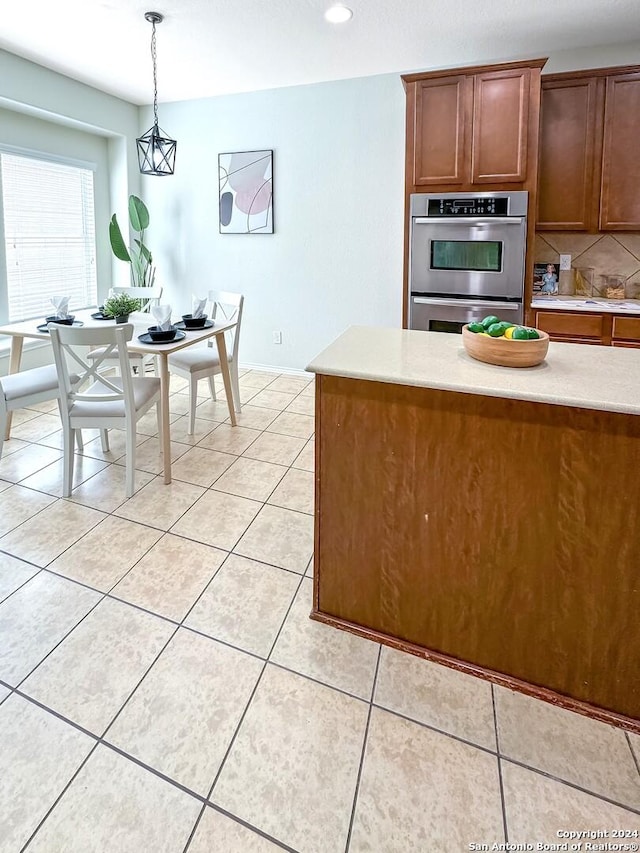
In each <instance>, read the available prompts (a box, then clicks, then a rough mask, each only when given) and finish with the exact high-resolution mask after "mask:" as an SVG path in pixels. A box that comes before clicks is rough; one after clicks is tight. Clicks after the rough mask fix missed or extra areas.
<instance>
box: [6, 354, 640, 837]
mask: <svg viewBox="0 0 640 853" xmlns="http://www.w3.org/2000/svg"><path fill="white" fill-rule="evenodd" d="M240 382H241V386H242V398H243V403H244V408H243V413H242V415H241V416H240V418H239V422H240V426H239V427H238V428H237V429H232V428H231V427H230V426H229V423H228V413H227V410H226V404H225V401H224V396H223V394H222V393H221V394H220V396H219V399H218V401H217V402H213V401H211V400H210V399H208V398H206V397H202V398H200V404H199V406H198V417H197V420H196V433H195V435H194V436H187V434H186V417H185V413H186V412H187V410H188V406H187V396H186V393H185V386H186V383H184V382H182V380H177V381H172V389H173V393H172V397H171V411H172V448H171V450H172V458H173V459H174V466H173V472H174V482H173V484H172V485H171V486H169V487H167V486H164V485H163V483H162V478H161V477H160V476H158V472H159V471H160V470H161V463H162V459H161V456H160V453H159V448H158V440H157V434H156V430H155V423H154V420H153V417H152V416H150V417H148V418H147V419H145V421H144V423H143V425H142V426H143V429H142V430H141V434H140V435H139V455H138V459H137V467H138V469H139V470H138V476H137V482H136V486H137V489H138V491H137V493H136V494H135V495H134V497H133V498H131V499H130V500H125V498H124V467H123V466H124V459H123V457H122V452H123V443H122V440H121V436H119V435H118V433H115V432H114V433H112V439H111V450H110V452H109V453H106V454H105V453H103V452H102V450H101V447H100V441H99V440H98V439H97V438H93V437H92V436H91V435H86V436H85V452H84V456H83V457H82V459H80V458H79V459H78V463H79V464H78V465H77V466H76V467H77V476H76V488H75V489H74V492H73V496H72V498H71V499H69V500H63V499H61V498H60V497H59V495H60V478H61V463H60V459H61V451H60V447H61V441H60V429H59V422H57V420H56V417H55V406H54V407H52V406H51V405H49V404H47V405H44V406H38V407H36V408H34V409H30V410H23V411H22V412H20V413H18V417H17V418H16V423H17V425H18V426H17V428H16V438H14V439H12V441H10V442H9V443H7V444H5V454H4V455H3V458H2V460H0V853H17V851H21V850H28V851H42V853H75V852H76V851H77V853H90V851H95V853H107V851H108V853H129V851H131V853H165V851H166V853H252V851H255V852H256V853H271V851H277V850H282V849H284V850H293V851H301V853H302V851H304V853H343V852H344V851H353V853H355V851H358V853H360V851H370V853H410V851H416V853H418V851H419V853H441V851H442V853H461V851H466V850H471V849H477V850H480V849H492V845H494V844H497V845H500V844H503V845H504V844H505V842H510V843H512V844H525V845H526V844H530V845H534V846H533V847H532V848H527V849H553V848H550V847H548V848H536V847H535V845H537V844H545V843H546V844H549V845H550V844H553V843H556V844H558V843H560V842H561V841H562V839H561V838H559V837H558V835H557V833H558V832H559V831H586V830H594V831H597V830H600V831H605V830H606V831H609V832H611V831H612V830H614V829H617V830H620V829H623V830H625V829H626V830H629V831H630V832H633V831H638V830H640V737H639V736H637V735H628V734H626V733H625V732H624V731H623V730H622V729H617V728H612V727H610V726H607V725H604V724H602V723H598V722H595V721H593V720H589V719H587V718H585V717H582V716H579V715H577V714H573V713H570V712H568V711H564V710H562V709H559V708H556V707H554V706H551V705H548V704H545V703H542V702H539V701H537V700H534V699H531V698H528V697H526V696H522V695H520V694H516V693H512V692H511V691H509V690H505V689H504V688H501V687H496V686H492V685H491V684H490V683H489V682H486V681H482V680H478V679H475V678H473V677H471V676H467V675H464V674H461V673H458V672H455V671H454V670H450V669H447V668H446V667H442V666H438V665H436V664H432V663H428V662H426V661H423V660H420V659H418V658H416V657H413V656H411V655H406V654H403V653H400V652H397V651H394V650H392V649H389V648H386V647H384V648H380V647H379V646H378V645H377V644H374V643H370V642H367V641H365V640H363V639H360V638H358V637H355V636H352V635H350V634H348V633H344V632H341V631H337V630H335V629H332V628H329V627H327V626H325V625H322V624H320V623H317V622H312V621H311V620H309V619H308V613H309V610H310V606H311V593H312V561H311V556H312V547H313V516H312V513H313V480H314V478H313V415H314V400H313V383H312V382H311V381H310V380H309V379H306V378H304V377H300V376H284V375H281V376H278V375H277V374H275V373H269V372H268V371H257V370H252V371H246V372H244V374H243V375H242V377H241V380H240ZM80 463H81V464H80ZM630 840H631V841H632V842H634V843H635V842H636V841H637V839H630ZM471 845H476V846H475V847H472V846H471ZM482 845H487V846H486V847H482ZM495 849H498V848H497V847H496V848H495ZM503 849H504V848H503ZM560 849H561V848H560ZM582 849H586V848H585V847H584V844H583V847H582Z"/></svg>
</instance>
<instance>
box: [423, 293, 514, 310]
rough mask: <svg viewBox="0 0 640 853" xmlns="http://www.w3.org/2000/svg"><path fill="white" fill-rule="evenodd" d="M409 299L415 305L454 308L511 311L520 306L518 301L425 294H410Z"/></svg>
mask: <svg viewBox="0 0 640 853" xmlns="http://www.w3.org/2000/svg"><path fill="white" fill-rule="evenodd" d="M411 301H412V302H415V303H416V305H447V306H450V307H455V308H464V307H467V308H506V309H509V308H510V309H511V310H512V311H517V310H518V308H519V307H520V304H521V303H520V302H494V301H492V300H490V299H486V300H484V299H482V300H478V301H476V300H471V299H436V298H433V299H432V298H431V297H426V296H412V297H411Z"/></svg>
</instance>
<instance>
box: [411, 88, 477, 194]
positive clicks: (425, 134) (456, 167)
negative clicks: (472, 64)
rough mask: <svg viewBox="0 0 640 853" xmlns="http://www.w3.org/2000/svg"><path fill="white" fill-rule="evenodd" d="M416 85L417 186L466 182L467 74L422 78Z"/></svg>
mask: <svg viewBox="0 0 640 853" xmlns="http://www.w3.org/2000/svg"><path fill="white" fill-rule="evenodd" d="M414 85H415V86H416V92H415V96H416V106H415V110H416V113H415V140H414V145H415V150H414V159H413V183H414V185H415V186H429V185H438V184H462V183H465V182H466V180H467V178H466V174H467V173H468V168H465V165H466V164H465V142H466V140H465V135H466V134H465V125H466V124H467V121H466V118H467V115H466V114H467V112H468V100H469V97H468V94H467V93H468V81H467V78H466V77H465V76H464V75H461V76H459V77H443V78H440V79H438V78H435V79H433V80H422V81H419V82H417V83H415V84H414Z"/></svg>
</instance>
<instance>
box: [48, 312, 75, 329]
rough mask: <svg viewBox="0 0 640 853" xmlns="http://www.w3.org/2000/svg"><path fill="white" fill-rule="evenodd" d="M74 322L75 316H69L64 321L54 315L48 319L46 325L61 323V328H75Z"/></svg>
mask: <svg viewBox="0 0 640 853" xmlns="http://www.w3.org/2000/svg"><path fill="white" fill-rule="evenodd" d="M74 320H75V315H74V314H69V316H68V317H65V318H64V319H62V318H60V317H56V316H55V315H54V316H53V317H47V319H46V320H45V322H46V323H59V324H60V325H61V326H73V321H74Z"/></svg>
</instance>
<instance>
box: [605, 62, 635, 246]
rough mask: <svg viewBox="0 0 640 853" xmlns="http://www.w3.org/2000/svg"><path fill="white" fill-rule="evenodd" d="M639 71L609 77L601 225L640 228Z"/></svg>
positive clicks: (615, 227)
mask: <svg viewBox="0 0 640 853" xmlns="http://www.w3.org/2000/svg"><path fill="white" fill-rule="evenodd" d="M639 135H640V73H631V74H619V75H615V76H610V77H608V78H607V89H606V99H605V112H604V147H603V157H602V194H601V202H600V229H601V230H603V231H605V230H606V231H638V230H640V156H639V155H638V138H639Z"/></svg>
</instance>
